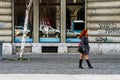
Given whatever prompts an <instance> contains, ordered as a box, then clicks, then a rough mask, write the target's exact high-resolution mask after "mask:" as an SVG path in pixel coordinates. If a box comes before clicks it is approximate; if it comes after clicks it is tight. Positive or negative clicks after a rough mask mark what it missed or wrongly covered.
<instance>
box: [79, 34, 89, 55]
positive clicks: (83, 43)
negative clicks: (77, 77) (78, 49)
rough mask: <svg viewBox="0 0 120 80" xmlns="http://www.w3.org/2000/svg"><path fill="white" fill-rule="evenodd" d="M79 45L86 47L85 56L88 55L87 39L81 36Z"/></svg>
mask: <svg viewBox="0 0 120 80" xmlns="http://www.w3.org/2000/svg"><path fill="white" fill-rule="evenodd" d="M81 45H84V46H85V47H86V52H85V53H86V54H89V51H90V47H89V41H88V38H87V37H85V36H83V37H81Z"/></svg>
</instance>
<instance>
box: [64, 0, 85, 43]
mask: <svg viewBox="0 0 120 80" xmlns="http://www.w3.org/2000/svg"><path fill="white" fill-rule="evenodd" d="M84 28H85V2H84V0H67V3H66V42H80V39H79V38H77V37H78V35H79V34H80V32H81V31H82V30H83V29H84Z"/></svg>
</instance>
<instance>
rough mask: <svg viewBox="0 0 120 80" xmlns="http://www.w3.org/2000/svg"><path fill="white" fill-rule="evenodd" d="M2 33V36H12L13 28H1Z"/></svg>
mask: <svg viewBox="0 0 120 80" xmlns="http://www.w3.org/2000/svg"><path fill="white" fill-rule="evenodd" d="M0 35H2V36H6V35H8V36H11V35H12V31H11V30H0Z"/></svg>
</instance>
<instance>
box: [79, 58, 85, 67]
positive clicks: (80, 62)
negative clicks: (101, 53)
mask: <svg viewBox="0 0 120 80" xmlns="http://www.w3.org/2000/svg"><path fill="white" fill-rule="evenodd" d="M79 68H81V69H84V68H83V67H82V59H80V60H79Z"/></svg>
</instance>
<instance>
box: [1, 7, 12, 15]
mask: <svg viewBox="0 0 120 80" xmlns="http://www.w3.org/2000/svg"><path fill="white" fill-rule="evenodd" d="M1 14H4V15H5V14H11V8H8V9H4V8H2V9H0V15H1Z"/></svg>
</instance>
